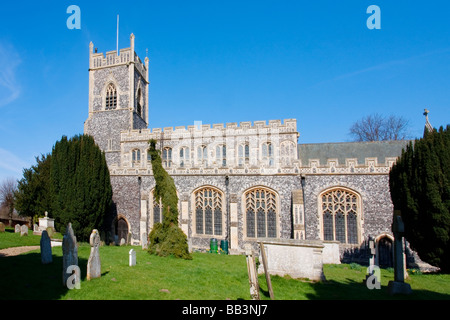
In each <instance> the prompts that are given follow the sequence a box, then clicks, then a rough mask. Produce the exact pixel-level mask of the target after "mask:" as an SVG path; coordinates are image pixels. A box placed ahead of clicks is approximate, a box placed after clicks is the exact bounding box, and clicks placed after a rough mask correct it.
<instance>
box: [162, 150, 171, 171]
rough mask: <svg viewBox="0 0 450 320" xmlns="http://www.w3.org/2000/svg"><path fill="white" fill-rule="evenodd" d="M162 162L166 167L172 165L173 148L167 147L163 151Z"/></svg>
mask: <svg viewBox="0 0 450 320" xmlns="http://www.w3.org/2000/svg"><path fill="white" fill-rule="evenodd" d="M162 164H163V166H164V167H166V168H170V167H172V148H170V147H165V148H164V149H163V152H162Z"/></svg>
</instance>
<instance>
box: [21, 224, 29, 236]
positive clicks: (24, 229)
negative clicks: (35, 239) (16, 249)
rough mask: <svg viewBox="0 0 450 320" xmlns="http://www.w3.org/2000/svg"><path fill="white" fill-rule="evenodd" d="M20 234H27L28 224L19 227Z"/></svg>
mask: <svg viewBox="0 0 450 320" xmlns="http://www.w3.org/2000/svg"><path fill="white" fill-rule="evenodd" d="M20 236H21V237H23V236H28V226H27V225H26V224H24V225H23V226H21V227H20Z"/></svg>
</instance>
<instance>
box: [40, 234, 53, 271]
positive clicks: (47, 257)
mask: <svg viewBox="0 0 450 320" xmlns="http://www.w3.org/2000/svg"><path fill="white" fill-rule="evenodd" d="M40 247H41V262H42V264H49V263H52V262H53V257H52V243H51V240H50V237H49V236H48V233H47V231H46V230H44V231H42V234H41V242H40Z"/></svg>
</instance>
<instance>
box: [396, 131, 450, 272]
mask: <svg viewBox="0 0 450 320" xmlns="http://www.w3.org/2000/svg"><path fill="white" fill-rule="evenodd" d="M449 128H450V126H447V128H446V129H443V128H442V127H441V128H440V129H439V131H437V130H433V131H431V132H429V131H427V130H426V131H425V133H424V137H423V138H422V139H418V140H417V139H416V140H415V142H414V144H413V143H412V142H411V143H410V144H409V145H408V146H407V147H406V150H403V151H402V155H401V157H400V158H399V159H398V161H397V163H396V164H395V165H394V166H393V167H392V169H391V172H390V174H389V185H390V191H391V197H392V202H393V204H394V208H395V209H398V210H401V213H402V218H403V221H404V223H405V236H406V239H407V240H408V241H409V242H410V244H411V247H412V248H413V249H414V250H416V251H417V253H418V254H419V256H420V258H421V259H422V260H424V261H426V262H428V263H430V264H432V265H435V266H438V267H440V268H441V270H443V271H445V272H448V271H450V132H449Z"/></svg>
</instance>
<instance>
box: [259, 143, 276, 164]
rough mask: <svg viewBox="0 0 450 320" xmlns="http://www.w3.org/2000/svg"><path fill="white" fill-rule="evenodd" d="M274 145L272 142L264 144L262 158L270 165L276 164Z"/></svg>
mask: <svg viewBox="0 0 450 320" xmlns="http://www.w3.org/2000/svg"><path fill="white" fill-rule="evenodd" d="M273 154H274V152H273V145H272V143H271V142H265V143H263V145H262V160H263V162H264V163H266V164H267V165H268V166H269V167H271V166H273V165H274V157H273Z"/></svg>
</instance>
